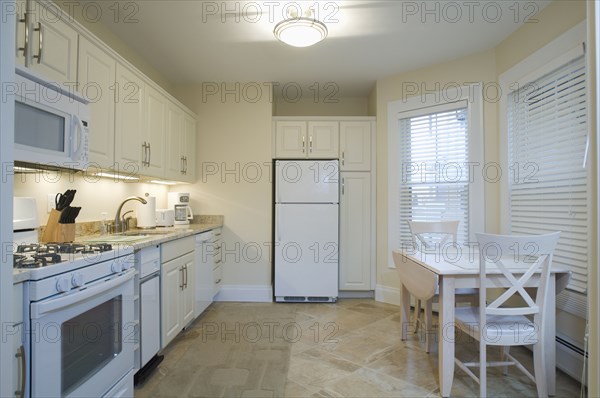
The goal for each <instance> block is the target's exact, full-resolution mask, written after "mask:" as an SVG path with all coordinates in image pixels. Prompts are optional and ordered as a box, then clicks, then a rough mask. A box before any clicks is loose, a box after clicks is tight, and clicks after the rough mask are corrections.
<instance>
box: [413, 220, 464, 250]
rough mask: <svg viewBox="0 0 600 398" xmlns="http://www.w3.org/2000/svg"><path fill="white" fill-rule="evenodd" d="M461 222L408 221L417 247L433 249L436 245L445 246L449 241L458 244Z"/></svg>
mask: <svg viewBox="0 0 600 398" xmlns="http://www.w3.org/2000/svg"><path fill="white" fill-rule="evenodd" d="M459 222H460V221H407V223H408V228H409V229H410V235H411V237H412V241H413V243H414V244H415V245H417V242H418V244H419V245H420V246H421V247H422V248H424V249H431V248H433V247H432V246H434V245H436V244H437V245H440V246H442V245H444V244H445V243H446V242H448V240H449V239H452V243H456V235H457V232H458V224H459ZM434 237H435V238H437V239H434Z"/></svg>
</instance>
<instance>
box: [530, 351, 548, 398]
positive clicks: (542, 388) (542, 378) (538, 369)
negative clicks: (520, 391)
mask: <svg viewBox="0 0 600 398" xmlns="http://www.w3.org/2000/svg"><path fill="white" fill-rule="evenodd" d="M533 369H534V372H535V384H536V386H537V393H538V396H539V397H547V396H548V384H547V383H548V382H547V380H546V355H545V353H544V345H543V344H542V343H541V342H539V341H538V342H537V344H534V345H533Z"/></svg>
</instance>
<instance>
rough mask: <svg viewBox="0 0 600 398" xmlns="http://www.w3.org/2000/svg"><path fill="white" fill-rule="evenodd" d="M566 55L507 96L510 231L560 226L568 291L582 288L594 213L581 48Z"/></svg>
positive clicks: (559, 260) (560, 260) (559, 254)
mask: <svg viewBox="0 0 600 398" xmlns="http://www.w3.org/2000/svg"><path fill="white" fill-rule="evenodd" d="M566 58H569V60H568V61H566V62H564V59H563V60H561V62H560V63H561V64H560V65H559V66H556V65H554V66H553V68H552V69H551V70H549V71H548V70H547V69H548V68H545V70H543V71H541V72H540V73H538V76H536V77H535V78H534V79H532V80H529V81H525V82H523V83H524V84H523V83H521V84H519V89H517V90H514V91H511V92H510V93H509V95H508V99H507V103H506V118H507V121H506V123H507V125H506V126H507V160H508V167H509V170H510V178H509V181H508V219H509V225H508V232H509V233H511V234H520V235H528V234H543V233H548V232H551V231H562V233H561V237H560V240H559V243H558V245H557V248H556V251H555V253H554V264H555V265H556V266H560V267H563V268H568V269H570V270H571V271H572V272H573V274H572V277H571V281H570V283H569V286H568V288H569V289H571V290H574V291H577V292H580V293H585V292H586V290H587V267H588V239H589V231H588V229H589V226H588V224H589V220H590V213H589V211H588V196H589V191H588V171H587V169H586V167H585V162H586V159H585V156H586V151H587V144H588V127H587V116H588V115H587V86H586V67H585V57H584V55H583V48H582V46H578V48H576V49H575V50H573V51H571V52H569V54H567V56H566Z"/></svg>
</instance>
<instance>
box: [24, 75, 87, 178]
mask: <svg viewBox="0 0 600 398" xmlns="http://www.w3.org/2000/svg"><path fill="white" fill-rule="evenodd" d="M13 91H14V95H15V146H14V158H15V161H21V162H27V163H36V164H42V165H47V166H53V167H62V168H70V169H76V170H83V169H84V168H86V167H87V165H88V155H89V140H90V126H89V123H90V108H89V106H88V101H87V100H86V99H85V98H83V97H82V96H81V95H79V94H77V93H76V92H75V91H74V90H68V87H66V86H61V85H59V84H57V83H55V82H48V81H46V80H44V79H43V78H42V77H41V76H39V75H37V74H35V73H32V72H31V71H30V70H28V69H25V68H23V67H21V66H17V68H16V75H15V86H14V90H13Z"/></svg>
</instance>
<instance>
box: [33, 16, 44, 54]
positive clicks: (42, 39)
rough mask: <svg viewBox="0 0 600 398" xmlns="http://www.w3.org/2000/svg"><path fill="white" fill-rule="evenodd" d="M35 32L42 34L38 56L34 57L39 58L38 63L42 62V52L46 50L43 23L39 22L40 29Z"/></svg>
mask: <svg viewBox="0 0 600 398" xmlns="http://www.w3.org/2000/svg"><path fill="white" fill-rule="evenodd" d="M34 31H35V32H40V42H39V45H38V54H37V55H34V56H33V58H37V63H38V64H39V63H41V62H42V51H43V50H44V44H43V43H44V31H43V30H42V23H41V22H38V27H37V28H36V29H34Z"/></svg>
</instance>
